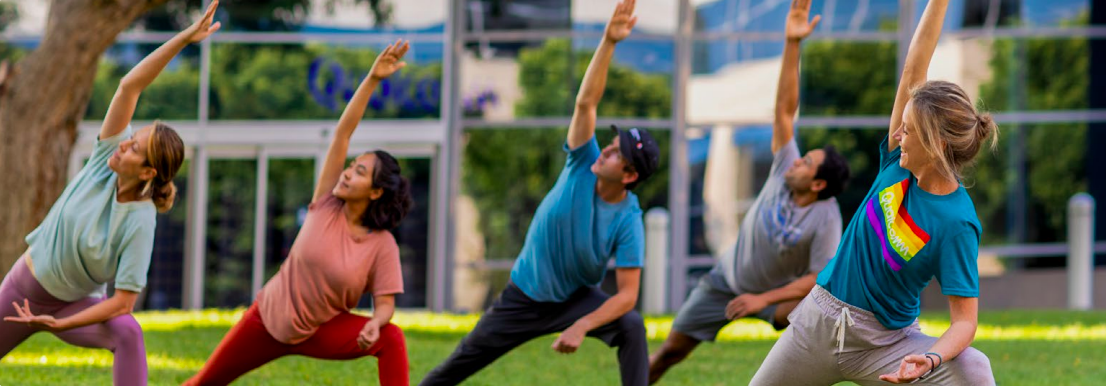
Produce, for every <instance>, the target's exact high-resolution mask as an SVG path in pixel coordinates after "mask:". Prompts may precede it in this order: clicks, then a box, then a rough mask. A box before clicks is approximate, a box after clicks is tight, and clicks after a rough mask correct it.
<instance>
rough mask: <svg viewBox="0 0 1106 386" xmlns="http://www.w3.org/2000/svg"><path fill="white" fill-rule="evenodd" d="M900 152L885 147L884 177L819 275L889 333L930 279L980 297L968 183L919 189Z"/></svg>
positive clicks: (908, 316)
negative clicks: (946, 189) (939, 191)
mask: <svg viewBox="0 0 1106 386" xmlns="http://www.w3.org/2000/svg"><path fill="white" fill-rule="evenodd" d="M901 152H902V151H901V149H899V148H896V149H895V150H892V151H891V152H888V151H887V140H886V139H884V141H883V143H882V144H880V172H879V175H877V176H876V181H875V183H874V184H873V185H872V189H871V190H869V191H868V194H867V195H866V196H865V197H864V201H862V202H861V206H860V209H859V210H857V211H856V214H855V215H854V216H853V218H852V221H850V222H849V226H848V228H846V229H845V232H844V234H842V236H841V245H840V247H839V248H838V249H837V255H836V256H835V257H834V258H833V259H832V260H830V262H829V264H828V265H827V266H826V268H825V270H823V271H822V273H821V274H819V275H818V285H821V286H822V287H825V288H826V289H827V290H828V291H829V292H830V293H831V294H833V296H835V297H837V298H838V299H841V300H842V301H844V302H845V303H848V304H851V305H853V306H856V307H859V308H862V309H865V310H868V311H871V312H872V313H874V314H875V315H876V319H878V320H879V322H880V323H881V324H883V326H884V327H887V328H888V329H892V330H897V329H900V328H904V327H907V326H909V325H910V324H912V323H913V322H914V320H915V319H917V317H918V312H919V306H920V304H921V294H922V290H923V289H925V287H926V286H927V285H928V284H929V280H930V279H931V278H934V277H936V278H937V281H938V282H939V283H940V284H941V292H942V293H944V294H945V295H953V296H963V297H979V271H978V265H977V263H976V259H977V258H978V255H979V236H980V234H981V232H982V228H981V226H980V225H979V219H978V218H977V217H976V212H975V205H974V204H972V199H971V197H969V196H968V192H967V191H966V190H965V189H964V187H963V186H961V187H959V188H958V189H956V191H954V192H952V193H951V194H948V195H934V194H931V193H928V192H926V191H924V190H922V189H921V188H919V187H918V180H917V179H916V178H914V176H913V175H912V174H911V173H910V171H908V170H906V169H903V168H902V167H900V166H899V158H900V156H901Z"/></svg>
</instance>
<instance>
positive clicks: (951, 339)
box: [918, 321, 977, 362]
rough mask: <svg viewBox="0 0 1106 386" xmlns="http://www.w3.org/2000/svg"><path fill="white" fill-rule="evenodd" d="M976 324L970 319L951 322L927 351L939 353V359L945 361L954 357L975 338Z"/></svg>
mask: <svg viewBox="0 0 1106 386" xmlns="http://www.w3.org/2000/svg"><path fill="white" fill-rule="evenodd" d="M976 325H977V324H976V323H975V322H971V321H958V322H953V323H952V324H951V325H949V329H948V330H946V331H945V333H944V334H941V337H940V338H938V339H937V342H936V343H934V344H933V347H931V348H930V349H929V351H930V352H935V353H937V354H939V355H941V359H944V361H945V362H948V361H950V360H952V359H953V358H956V357H957V356H958V355H960V353H961V352H963V351H964V349H967V348H968V346H970V345H971V344H972V341H973V340H975V331H976ZM918 354H922V353H918Z"/></svg>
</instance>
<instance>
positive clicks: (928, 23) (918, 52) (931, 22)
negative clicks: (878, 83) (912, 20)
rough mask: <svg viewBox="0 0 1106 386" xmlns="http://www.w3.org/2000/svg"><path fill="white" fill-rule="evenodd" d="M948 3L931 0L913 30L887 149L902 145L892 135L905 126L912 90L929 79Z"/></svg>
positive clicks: (896, 99) (944, 0)
mask: <svg viewBox="0 0 1106 386" xmlns="http://www.w3.org/2000/svg"><path fill="white" fill-rule="evenodd" d="M948 6H949V1H948V0H929V3H927V4H926V10H925V12H924V13H922V20H921V22H919V23H918V28H917V29H915V30H914V38H912V39H910V49H909V50H908V51H907V52H906V63H904V64H903V66H902V78H900V79H899V89H898V91H896V92H895V108H894V110H891V126H890V128H889V130H888V135H887V150H888V151H891V150H894V149H895V148H897V147H899V141H898V140H896V139H895V136H894V135H893V134H894V133H895V130H898V128H899V126H902V113H903V110H905V109H906V102H909V101H910V90H912V89H914V87H917V86H919V85H921V84H923V83H925V82H926V74H927V73H928V72H929V61H930V59H932V58H933V51H934V50H936V49H937V40H938V39H940V38H941V27H942V25H944V23H945V9H946V8H948Z"/></svg>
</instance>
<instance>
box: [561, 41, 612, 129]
mask: <svg viewBox="0 0 1106 386" xmlns="http://www.w3.org/2000/svg"><path fill="white" fill-rule="evenodd" d="M614 46H615V43H614V42H612V41H610V40H608V39H605V38H604V39H603V40H602V41H600V42H599V48H597V49H596V50H595V56H594V57H592V59H591V63H590V64H588V69H587V72H585V73H584V80H583V82H582V83H581V84H580V92H579V93H578V94H577V95H576V109H575V110H574V111H573V112H572V122H571V123H570V124H569V127H568V146H569V147H570V148H573V149H575V148H577V147H579V146H580V145H583V144H584V143H585V142H587V141H588V140H589V139H591V137H592V136H593V135H595V120H596V115H597V110H598V106H599V100H600V99H603V90H604V89H605V88H606V87H607V70H608V69H609V68H610V64H611V58H612V57H613V56H614Z"/></svg>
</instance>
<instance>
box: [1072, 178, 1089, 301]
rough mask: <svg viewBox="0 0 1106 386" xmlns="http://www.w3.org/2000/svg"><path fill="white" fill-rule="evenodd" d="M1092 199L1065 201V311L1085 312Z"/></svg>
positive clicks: (1082, 196) (1078, 196) (1076, 197)
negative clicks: (1066, 289)
mask: <svg viewBox="0 0 1106 386" xmlns="http://www.w3.org/2000/svg"><path fill="white" fill-rule="evenodd" d="M1093 246H1094V198H1093V197H1091V195H1089V194H1086V193H1078V194H1076V195H1074V196H1072V197H1071V199H1070V200H1068V308H1069V309H1073V310H1089V309H1091V307H1092V305H1093V302H1092V300H1093V299H1092V298H1091V293H1093V292H1094V249H1093Z"/></svg>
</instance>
